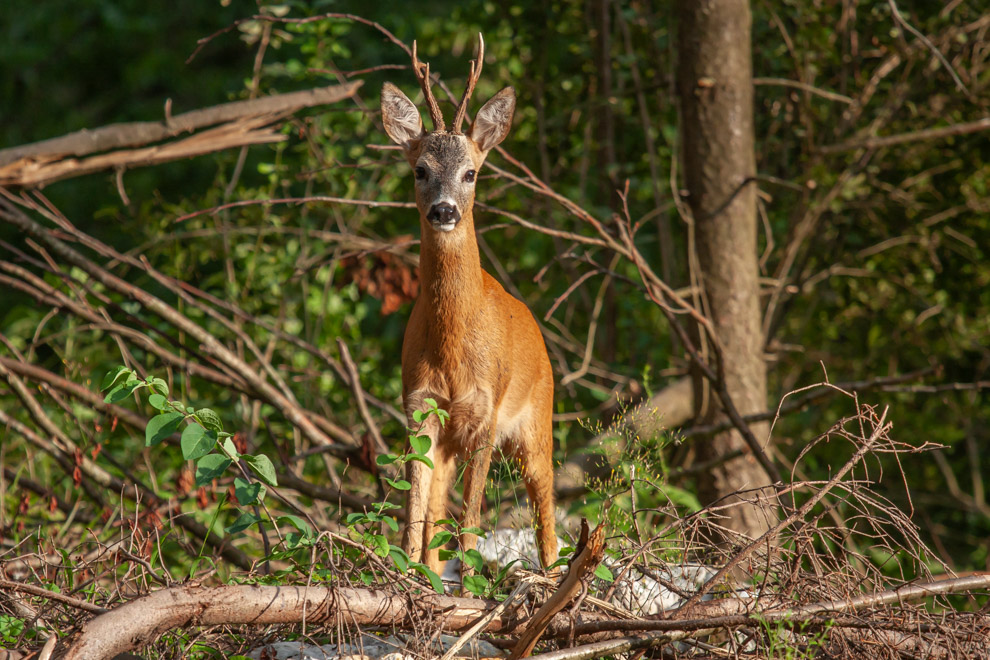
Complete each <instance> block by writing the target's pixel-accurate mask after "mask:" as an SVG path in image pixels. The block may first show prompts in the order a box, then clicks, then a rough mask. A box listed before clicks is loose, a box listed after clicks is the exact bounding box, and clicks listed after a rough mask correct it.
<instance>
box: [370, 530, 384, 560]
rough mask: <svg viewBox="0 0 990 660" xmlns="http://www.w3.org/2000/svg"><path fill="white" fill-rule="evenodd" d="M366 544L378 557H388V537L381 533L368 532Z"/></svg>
mask: <svg viewBox="0 0 990 660" xmlns="http://www.w3.org/2000/svg"><path fill="white" fill-rule="evenodd" d="M366 541H367V542H368V545H369V546H371V549H372V551H373V552H374V553H375V554H376V555H378V556H379V557H388V549H389V547H388V539H387V538H385V537H384V536H382V535H381V534H368V535H367V537H366Z"/></svg>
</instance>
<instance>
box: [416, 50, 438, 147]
mask: <svg viewBox="0 0 990 660" xmlns="http://www.w3.org/2000/svg"><path fill="white" fill-rule="evenodd" d="M412 65H413V72H414V73H415V74H416V80H418V81H419V86H420V87H422V88H423V96H425V97H426V103H427V105H428V106H429V107H430V119H432V120H433V130H434V131H446V130H447V126H446V125H445V124H444V123H443V113H442V112H440V104H439V103H437V99H436V97H435V96H433V90H432V89H430V85H431V84H432V81H431V80H430V63H429V62H420V61H419V58H418V57H416V42H415V41H413V47H412ZM420 67H422V68H420Z"/></svg>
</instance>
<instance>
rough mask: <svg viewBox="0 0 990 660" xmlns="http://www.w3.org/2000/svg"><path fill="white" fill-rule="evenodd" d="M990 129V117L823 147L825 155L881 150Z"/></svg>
mask: <svg viewBox="0 0 990 660" xmlns="http://www.w3.org/2000/svg"><path fill="white" fill-rule="evenodd" d="M988 129H990V117H984V118H983V119H977V120H976V121H970V122H964V123H961V124H952V125H951V126H940V127H938V128H925V129H922V130H920V131H911V132H909V133H898V134H897V135H887V136H883V137H868V138H863V139H858V140H849V141H848V142H840V143H839V144H827V145H825V146H823V147H821V149H820V151H821V152H822V153H823V154H832V153H837V152H839V151H851V150H853V149H879V148H882V147H892V146H894V145H898V144H906V143H908V142H921V141H924V140H940V139H942V138H947V137H952V136H954V135H967V134H969V133H979V132H980V131H985V130H988Z"/></svg>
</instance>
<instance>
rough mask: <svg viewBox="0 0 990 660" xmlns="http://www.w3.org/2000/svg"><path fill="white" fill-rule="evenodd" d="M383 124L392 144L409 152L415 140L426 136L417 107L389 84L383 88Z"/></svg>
mask: <svg viewBox="0 0 990 660" xmlns="http://www.w3.org/2000/svg"><path fill="white" fill-rule="evenodd" d="M382 123H384V124H385V132H386V133H388V136H389V137H390V138H392V142H395V143H396V144H397V145H399V146H400V147H402V148H403V149H404V150H407V151H408V150H409V147H410V146H411V143H412V142H413V141H414V140H418V139H420V138H421V137H423V135H424V134H425V131H424V130H423V120H422V118H421V117H420V116H419V110H417V109H416V105H415V104H414V103H413V102H412V101H410V100H409V97H407V96H406V95H405V94H403V93H402V91H401V90H400V89H399V88H398V87H396V86H395V85H393V84H392V83H389V82H387V83H385V85H384V86H382Z"/></svg>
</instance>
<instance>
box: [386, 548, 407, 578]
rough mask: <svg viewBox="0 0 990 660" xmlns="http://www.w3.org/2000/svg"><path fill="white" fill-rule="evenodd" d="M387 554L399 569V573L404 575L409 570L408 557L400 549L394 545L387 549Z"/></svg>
mask: <svg viewBox="0 0 990 660" xmlns="http://www.w3.org/2000/svg"><path fill="white" fill-rule="evenodd" d="M388 554H389V556H390V557H391V558H392V561H393V562H395V567H396V568H397V569H399V572H400V573H405V572H406V571H407V570H409V555H407V554H406V553H405V552H404V551H403V550H402V548H399V547H397V546H394V545H390V546H389V547H388Z"/></svg>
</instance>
